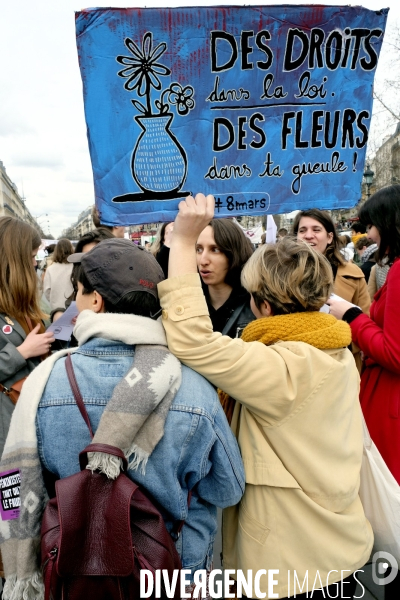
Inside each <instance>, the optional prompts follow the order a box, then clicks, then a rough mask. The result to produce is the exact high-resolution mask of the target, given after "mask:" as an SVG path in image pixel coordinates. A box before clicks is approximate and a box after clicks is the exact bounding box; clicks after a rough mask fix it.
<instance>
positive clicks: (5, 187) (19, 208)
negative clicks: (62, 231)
mask: <svg viewBox="0 0 400 600" xmlns="http://www.w3.org/2000/svg"><path fill="white" fill-rule="evenodd" d="M0 216H1V217H3V216H4V217H15V218H17V219H21V221H25V223H29V224H30V225H32V226H33V227H34V228H35V229H36V230H37V231H38V233H39V235H40V237H41V238H46V237H47V236H46V234H45V233H44V232H43V230H42V228H41V227H40V226H39V224H38V222H37V221H36V219H35V218H34V217H33V216H32V215H31V213H30V211H29V209H28V208H27V207H26V205H25V199H24V198H23V197H22V196H20V195H19V193H18V189H17V186H16V185H15V183H13V181H11V179H10V177H9V176H8V175H7V172H6V168H5V166H4V164H3V162H2V161H1V160H0Z"/></svg>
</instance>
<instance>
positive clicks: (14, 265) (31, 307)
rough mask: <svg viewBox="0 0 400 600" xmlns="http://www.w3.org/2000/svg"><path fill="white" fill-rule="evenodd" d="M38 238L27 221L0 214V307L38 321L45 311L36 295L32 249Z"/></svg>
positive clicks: (0, 309)
mask: <svg viewBox="0 0 400 600" xmlns="http://www.w3.org/2000/svg"><path fill="white" fill-rule="evenodd" d="M40 244H41V239H40V236H39V234H38V232H37V231H36V229H34V228H33V227H32V226H31V225H28V223H24V222H23V221H20V220H19V219H14V218H13V217H0V256H1V260H0V311H1V312H3V313H5V314H6V315H9V316H11V317H15V318H16V319H17V320H21V321H24V320H25V317H29V318H30V319H32V321H34V322H35V323H39V322H40V321H41V320H42V319H44V318H46V315H45V314H44V313H43V312H42V311H41V309H40V306H39V299H38V278H37V276H36V272H35V269H34V266H33V263H32V251H33V250H36V248H38V247H39V246H40Z"/></svg>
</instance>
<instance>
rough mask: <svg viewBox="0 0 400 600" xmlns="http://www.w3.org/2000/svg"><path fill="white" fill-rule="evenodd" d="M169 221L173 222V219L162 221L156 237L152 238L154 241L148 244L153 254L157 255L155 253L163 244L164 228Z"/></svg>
mask: <svg viewBox="0 0 400 600" xmlns="http://www.w3.org/2000/svg"><path fill="white" fill-rule="evenodd" d="M171 223H173V221H167V222H166V223H163V224H162V225H161V227H160V229H159V230H158V233H157V237H156V239H155V240H154V242H153V243H152V245H151V246H150V252H151V253H152V255H153V256H157V254H158V253H159V252H160V250H161V248H162V246H163V245H164V242H165V230H166V228H167V227H168V225H170V224H171Z"/></svg>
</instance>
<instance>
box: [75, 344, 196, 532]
mask: <svg viewBox="0 0 400 600" xmlns="http://www.w3.org/2000/svg"><path fill="white" fill-rule="evenodd" d="M65 368H66V370H67V375H68V381H69V383H70V386H71V389H72V392H73V394H74V398H75V402H76V404H77V405H78V408H79V411H80V413H81V415H82V417H83V420H84V421H85V423H86V425H87V426H88V429H89V432H90V435H91V437H92V439H93V437H94V435H93V431H92V426H91V424H90V419H89V415H88V413H87V410H86V406H85V403H84V402H83V398H82V394H81V391H80V389H79V386H78V382H77V381H76V377H75V371H74V367H73V365H72V360H71V354H68V355H67V359H66V361H65ZM88 452H105V453H106V454H112V455H113V456H117V457H118V458H120V459H121V460H122V462H123V468H124V470H125V471H126V470H127V469H128V461H127V460H126V457H125V454H124V453H123V452H122V450H121V449H120V448H117V447H116V446H110V445H109V444H89V446H86V448H85V449H84V450H82V452H80V453H79V464H80V467H81V469H84V468H85V467H86V465H87V463H88V460H87V453H88ZM191 498H192V490H189V491H188V498H187V505H188V509H189V506H190V500H191ZM184 524H185V519H182V520H181V521H178V522H177V523H176V525H175V527H173V529H172V531H171V536H172V539H174V540H175V541H176V540H177V539H178V538H179V536H180V534H181V531H182V527H183V526H184Z"/></svg>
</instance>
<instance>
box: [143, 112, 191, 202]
mask: <svg viewBox="0 0 400 600" xmlns="http://www.w3.org/2000/svg"><path fill="white" fill-rule="evenodd" d="M173 117H174V115H173V114H172V113H168V114H166V115H153V116H151V117H144V116H137V117H134V118H135V121H136V122H137V123H138V124H139V125H140V127H141V128H142V129H143V131H142V132H141V134H140V136H139V137H138V140H137V142H136V146H135V149H134V151H133V154H132V165H131V166H132V176H133V179H134V180H135V181H136V183H137V184H138V186H139V187H140V188H141V189H142V190H143V191H144V192H152V193H157V192H158V193H164V194H165V193H171V194H173V193H174V192H177V191H178V190H179V189H180V188H181V186H182V184H183V182H184V181H185V178H186V173H187V159H186V153H185V151H184V149H183V148H182V146H181V145H180V144H179V142H178V140H177V139H176V137H175V136H174V135H173V133H172V132H171V131H170V129H169V126H170V124H171V121H172V119H173Z"/></svg>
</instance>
